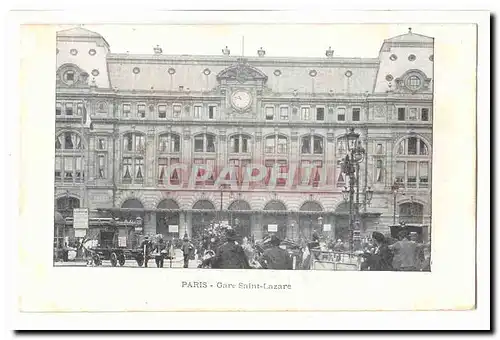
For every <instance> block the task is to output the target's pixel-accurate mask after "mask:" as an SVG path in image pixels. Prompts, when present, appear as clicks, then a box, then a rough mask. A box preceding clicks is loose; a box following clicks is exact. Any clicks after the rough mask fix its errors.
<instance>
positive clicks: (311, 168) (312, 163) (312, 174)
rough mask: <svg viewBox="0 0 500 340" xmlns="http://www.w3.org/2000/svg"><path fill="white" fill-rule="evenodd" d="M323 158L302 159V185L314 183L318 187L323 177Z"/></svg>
mask: <svg viewBox="0 0 500 340" xmlns="http://www.w3.org/2000/svg"><path fill="white" fill-rule="evenodd" d="M322 168H323V160H309V159H305V160H301V161H300V183H301V185H312V186H313V187H317V186H318V185H319V182H320V179H321V172H322Z"/></svg>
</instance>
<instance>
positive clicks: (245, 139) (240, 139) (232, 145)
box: [229, 135, 250, 153]
mask: <svg viewBox="0 0 500 340" xmlns="http://www.w3.org/2000/svg"><path fill="white" fill-rule="evenodd" d="M229 152H230V153H248V152H250V137H249V136H247V135H234V136H231V138H230V139H229Z"/></svg>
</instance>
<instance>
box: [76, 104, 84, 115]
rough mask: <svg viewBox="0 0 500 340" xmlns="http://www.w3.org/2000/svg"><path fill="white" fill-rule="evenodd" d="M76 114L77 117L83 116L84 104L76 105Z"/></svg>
mask: <svg viewBox="0 0 500 340" xmlns="http://www.w3.org/2000/svg"><path fill="white" fill-rule="evenodd" d="M76 114H77V116H81V115H83V103H77V104H76Z"/></svg>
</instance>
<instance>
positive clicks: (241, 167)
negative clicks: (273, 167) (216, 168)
mask: <svg viewBox="0 0 500 340" xmlns="http://www.w3.org/2000/svg"><path fill="white" fill-rule="evenodd" d="M251 163H252V161H251V160H250V159H230V160H229V166H230V167H231V169H233V171H234V175H235V176H236V178H235V179H236V181H237V182H238V183H242V182H243V179H244V178H245V174H246V171H247V168H248V166H249V165H250V164H251ZM230 176H231V175H229V174H228V175H226V180H230V179H234V178H231V177H230Z"/></svg>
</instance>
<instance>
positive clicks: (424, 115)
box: [421, 108, 429, 122]
mask: <svg viewBox="0 0 500 340" xmlns="http://www.w3.org/2000/svg"><path fill="white" fill-rule="evenodd" d="M421 119H422V121H423V122H427V121H429V109H427V108H423V109H422V111H421Z"/></svg>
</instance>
